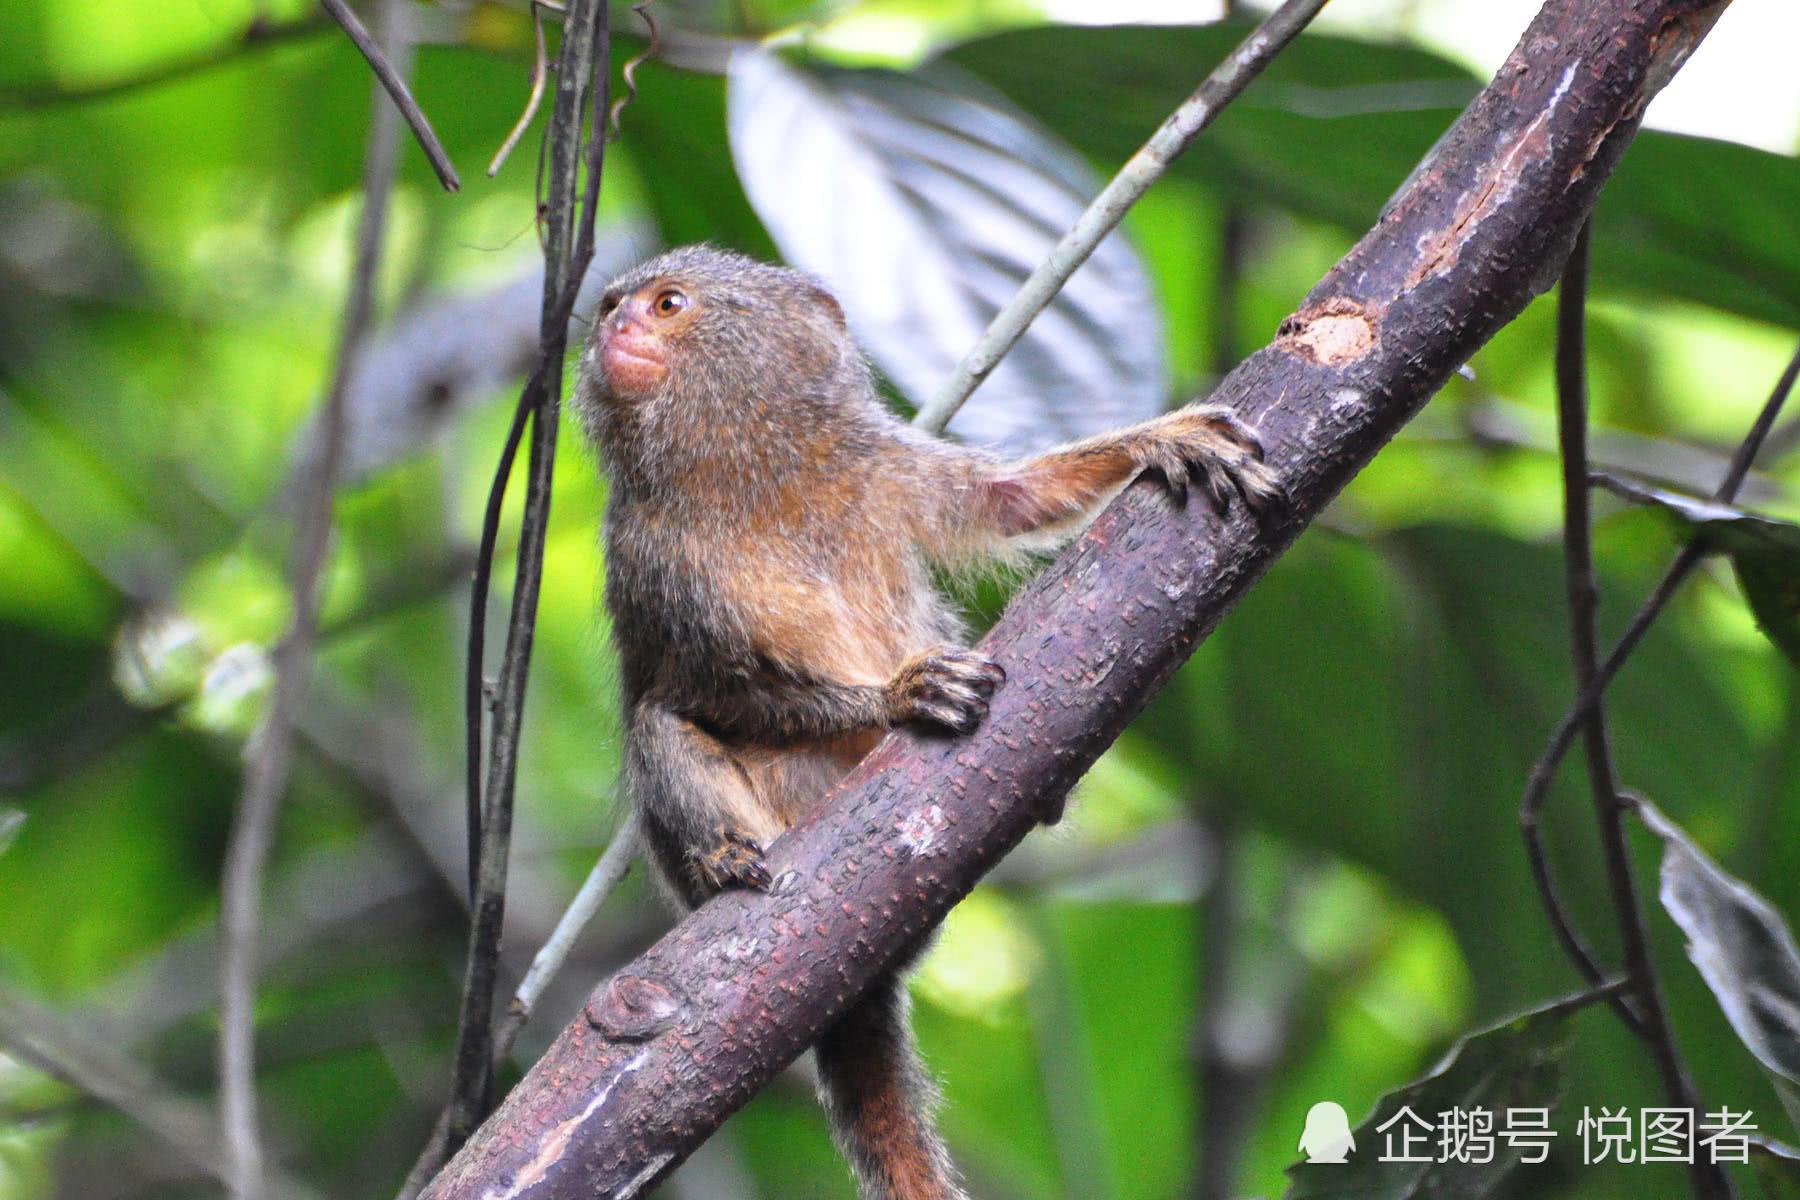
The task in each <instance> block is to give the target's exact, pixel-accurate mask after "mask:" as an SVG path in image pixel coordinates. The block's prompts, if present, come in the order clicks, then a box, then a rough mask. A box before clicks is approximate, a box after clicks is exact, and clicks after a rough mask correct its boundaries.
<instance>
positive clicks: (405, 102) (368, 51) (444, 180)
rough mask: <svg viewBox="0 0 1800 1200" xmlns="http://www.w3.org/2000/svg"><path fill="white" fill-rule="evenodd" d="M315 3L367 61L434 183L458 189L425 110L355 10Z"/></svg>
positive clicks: (339, 3)
mask: <svg viewBox="0 0 1800 1200" xmlns="http://www.w3.org/2000/svg"><path fill="white" fill-rule="evenodd" d="M319 3H321V4H323V5H324V6H325V11H326V12H328V13H330V14H331V19H332V20H334V21H336V22H337V23H338V24H339V25H340V26H342V27H343V30H344V34H345V36H347V37H348V38H349V39H350V41H351V42H352V43H354V44H355V46H356V48H357V49H358V50H360V51H361V52H362V56H363V57H364V58H365V59H367V60H368V63H369V69H370V70H371V71H373V72H375V78H376V79H378V80H380V81H381V86H382V87H383V88H385V89H387V94H388V96H389V98H391V99H392V100H393V102H394V107H395V108H397V109H399V110H400V115H401V116H403V117H405V118H406V124H407V127H408V128H410V129H411V130H412V132H413V137H414V138H416V139H418V143H419V149H421V150H423V151H424V152H425V157H426V158H427V159H429V160H430V161H431V169H432V170H433V171H436V172H437V177H438V182H439V183H441V184H443V185H444V190H445V191H446V192H454V191H458V190H460V189H461V188H462V180H461V179H459V178H457V175H456V167H455V165H454V164H452V163H451V161H450V155H449V154H448V153H446V152H445V150H444V143H442V142H440V141H438V135H437V131H436V130H434V129H432V127H431V122H430V121H429V120H428V119H426V116H425V110H424V109H422V108H420V107H419V102H418V101H417V100H414V99H413V95H412V91H411V89H409V88H408V87H407V86H406V80H404V79H402V78H401V77H400V72H398V71H396V70H395V69H394V64H393V63H391V62H389V61H388V58H387V55H386V54H384V53H382V50H381V45H380V43H378V42H377V41H376V40H375V39H374V38H373V37H372V36H370V34H369V31H368V30H367V29H365V28H364V27H363V23H362V22H361V21H360V20H358V19H357V16H356V12H355V10H354V9H352V8H351V7H350V6H349V5H348V4H346V3H345V2H344V0H319Z"/></svg>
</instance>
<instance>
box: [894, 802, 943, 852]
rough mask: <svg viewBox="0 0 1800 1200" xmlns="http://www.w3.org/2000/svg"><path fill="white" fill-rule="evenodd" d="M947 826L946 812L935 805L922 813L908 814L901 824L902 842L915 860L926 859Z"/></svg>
mask: <svg viewBox="0 0 1800 1200" xmlns="http://www.w3.org/2000/svg"><path fill="white" fill-rule="evenodd" d="M946 824H948V822H946V821H945V820H944V810H943V809H942V808H940V807H938V806H937V805H935V804H933V805H931V806H930V807H928V808H926V809H925V810H923V811H922V812H915V813H910V814H908V815H907V817H906V819H905V820H903V821H901V822H900V841H901V843H902V844H903V845H905V847H906V848H907V849H908V850H910V851H912V856H913V857H914V858H924V857H925V856H926V855H928V854H930V853H931V850H932V847H933V846H935V845H936V844H937V836H938V834H939V833H940V832H942V831H943V828H944V826H945V825H946Z"/></svg>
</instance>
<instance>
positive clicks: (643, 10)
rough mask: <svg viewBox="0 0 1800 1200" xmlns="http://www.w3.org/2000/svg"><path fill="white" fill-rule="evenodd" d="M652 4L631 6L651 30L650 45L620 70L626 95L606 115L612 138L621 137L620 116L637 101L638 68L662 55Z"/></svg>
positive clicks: (643, 0)
mask: <svg viewBox="0 0 1800 1200" xmlns="http://www.w3.org/2000/svg"><path fill="white" fill-rule="evenodd" d="M650 2H651V0H638V3H636V4H633V5H632V6H631V11H632V12H634V13H636V14H637V15H638V19H639V20H641V21H642V22H643V23H644V25H645V26H646V27H647V28H648V29H649V30H650V44H649V45H647V46H645V47H644V48H643V50H641V51H640V52H638V53H637V54H634V55H632V56H631V57H630V58H628V59H626V60H625V65H624V66H623V67H621V68H619V75H620V77H621V78H623V79H624V81H625V94H624V95H623V96H620V97H619V98H618V99H617V100H614V101H613V102H612V108H611V109H609V110H608V111H607V114H606V119H607V121H608V122H609V123H610V125H611V127H612V133H611V134H610V136H611V137H615V138H616V137H618V136H619V116H620V114H621V113H623V112H624V111H625V108H626V106H627V105H629V104H630V103H631V102H632V101H633V100H636V99H637V94H638V85H637V73H638V68H639V67H641V66H643V65H644V64H645V63H647V62H649V61H650V60H651V59H653V58H655V57H656V56H657V55H658V54H661V53H662V30H660V29H658V28H657V26H656V18H655V17H653V16H651V15H650Z"/></svg>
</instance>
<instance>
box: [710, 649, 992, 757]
mask: <svg viewBox="0 0 1800 1200" xmlns="http://www.w3.org/2000/svg"><path fill="white" fill-rule="evenodd" d="M1003 678H1004V674H1003V673H1002V672H1001V670H1000V668H998V667H997V666H995V665H994V664H993V663H992V662H990V661H988V660H987V659H986V658H984V657H983V656H981V655H979V654H977V653H975V652H974V651H972V650H963V649H959V648H956V647H951V646H939V647H935V648H933V649H931V650H927V651H924V652H923V653H920V654H916V655H914V656H913V657H911V658H909V659H907V660H906V661H905V662H904V663H902V664H901V666H900V669H899V670H898V671H896V672H895V673H894V676H893V678H891V679H889V680H888V681H887V682H886V683H882V684H860V683H845V682H841V681H838V680H833V679H829V678H825V677H822V676H819V675H815V674H811V673H808V672H804V671H800V670H797V669H795V668H794V667H792V666H783V667H775V666H773V665H770V666H768V667H767V668H766V669H764V670H762V671H758V672H755V673H752V674H749V675H746V676H741V677H739V678H738V679H736V680H734V681H733V683H732V684H730V685H728V686H726V687H722V688H719V689H717V690H715V691H713V692H712V693H711V694H710V695H708V696H706V697H705V698H703V699H701V700H699V701H697V702H695V703H694V704H692V705H691V706H690V707H691V708H692V709H693V710H694V712H695V715H696V716H698V717H699V718H700V719H702V720H704V721H706V722H707V723H708V724H710V725H712V726H713V727H715V728H717V729H718V730H719V731H720V732H721V733H723V734H725V735H727V736H730V737H733V738H743V739H746V740H749V741H755V742H773V743H784V742H796V741H810V740H819V739H830V738H838V737H844V736H849V735H854V734H857V733H865V732H871V731H875V732H880V731H885V730H887V729H889V728H892V727H893V726H895V725H899V724H903V723H907V722H914V723H918V724H922V725H927V726H934V727H938V728H943V729H948V730H950V731H952V732H955V733H963V734H966V733H970V732H972V731H973V730H974V729H975V727H976V726H977V725H979V724H980V723H981V719H982V718H983V717H984V716H986V715H987V704H988V699H989V698H990V697H991V696H992V695H993V694H994V689H995V688H997V687H998V686H999V685H1000V683H1001V681H1002V679H1003Z"/></svg>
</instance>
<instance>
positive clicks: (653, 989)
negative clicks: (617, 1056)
mask: <svg viewBox="0 0 1800 1200" xmlns="http://www.w3.org/2000/svg"><path fill="white" fill-rule="evenodd" d="M686 1012H687V1001H686V1000H685V999H683V998H682V997H681V996H680V995H679V994H678V993H676V992H675V991H674V990H672V989H671V988H669V987H668V986H667V985H666V984H662V983H658V982H657V981H656V980H654V979H648V978H646V977H644V976H642V975H615V976H613V977H612V979H611V980H610V981H608V982H607V985H606V986H605V987H603V988H601V989H600V990H599V991H598V992H596V993H594V995H593V997H592V998H591V999H589V1000H588V1005H587V1019H588V1023H589V1024H590V1025H592V1026H593V1027H594V1028H595V1029H598V1030H599V1031H600V1032H601V1034H602V1035H604V1036H605V1037H606V1038H607V1039H608V1040H609V1041H614V1042H643V1041H648V1040H649V1039H651V1038H653V1037H655V1036H656V1035H657V1034H659V1033H662V1032H664V1031H665V1030H667V1029H668V1028H670V1027H671V1026H672V1025H674V1024H675V1023H676V1022H677V1021H679V1020H681V1018H682V1016H683V1015H684V1014H686Z"/></svg>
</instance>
